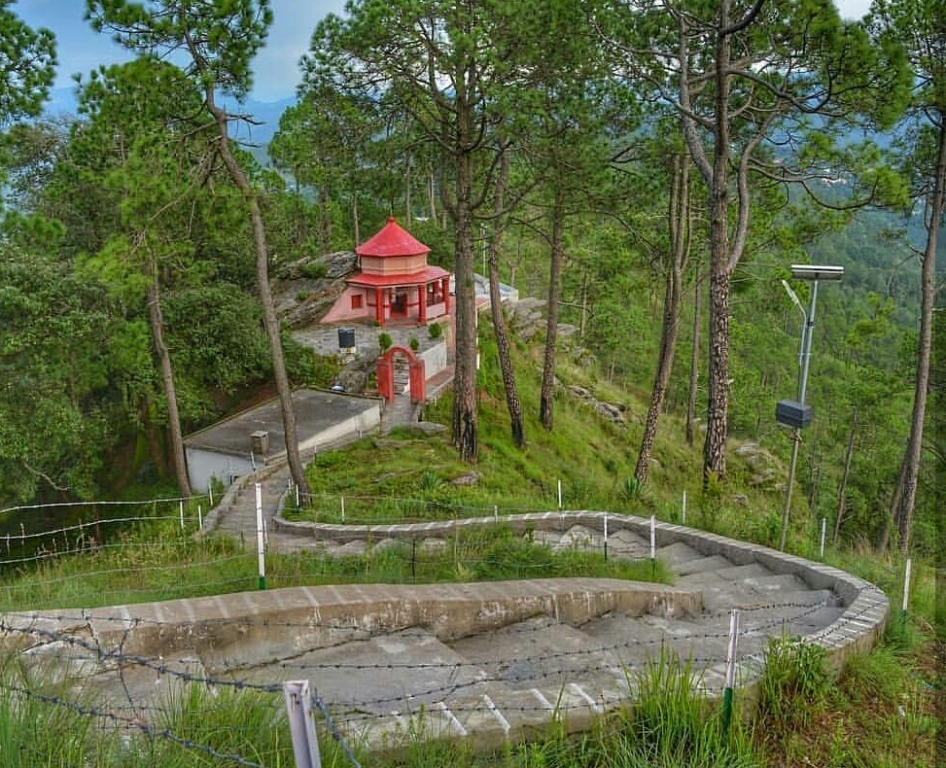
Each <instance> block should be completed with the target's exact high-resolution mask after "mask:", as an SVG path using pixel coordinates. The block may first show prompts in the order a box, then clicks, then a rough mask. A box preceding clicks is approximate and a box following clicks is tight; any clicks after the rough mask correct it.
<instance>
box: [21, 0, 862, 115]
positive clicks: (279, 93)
mask: <svg viewBox="0 0 946 768" xmlns="http://www.w3.org/2000/svg"><path fill="white" fill-rule="evenodd" d="M271 3H272V8H273V15H274V19H273V25H272V27H271V28H270V31H269V37H268V40H267V44H266V47H265V48H264V49H263V51H261V52H260V54H259V55H258V56H257V58H256V60H255V62H254V66H253V69H254V72H255V78H254V88H253V94H252V95H253V97H254V98H255V99H257V100H259V101H278V100H280V99H285V98H290V97H292V96H293V95H294V94H295V90H296V86H297V85H298V84H299V80H300V76H299V67H298V63H299V58H300V57H301V56H302V55H303V54H304V53H306V51H308V49H309V42H310V41H311V38H312V32H313V30H314V29H315V26H316V24H317V23H318V22H319V20H320V19H322V18H323V17H324V16H326V15H327V14H329V13H341V12H342V10H343V8H344V0H271ZM837 4H838V7H839V8H840V9H841V13H842V15H844V16H845V17H848V18H856V17H860V16H863V15H864V14H865V13H866V12H867V9H868V8H869V6H870V0H839V1H838V3H837ZM11 9H12V10H13V12H14V13H16V14H17V15H18V16H19V17H20V18H22V19H23V20H24V21H26V22H27V23H28V24H29V25H30V26H32V27H47V28H48V29H51V30H52V31H53V32H54V33H55V35H56V41H57V50H58V57H59V71H58V76H57V79H56V87H57V88H69V87H71V86H72V75H73V74H74V73H76V72H81V73H82V74H87V73H89V72H91V71H92V70H94V69H96V68H97V67H98V66H99V65H100V64H110V63H114V62H116V61H120V60H122V59H124V58H127V54H126V53H125V52H124V51H123V50H122V49H121V48H120V47H119V46H117V45H116V44H115V43H113V42H112V41H111V39H109V37H108V36H107V35H100V34H96V33H95V32H93V31H92V29H91V27H90V26H89V25H88V23H87V22H85V21H83V20H82V16H83V13H84V10H85V0H16V1H15V2H14V4H13V5H12V6H11Z"/></svg>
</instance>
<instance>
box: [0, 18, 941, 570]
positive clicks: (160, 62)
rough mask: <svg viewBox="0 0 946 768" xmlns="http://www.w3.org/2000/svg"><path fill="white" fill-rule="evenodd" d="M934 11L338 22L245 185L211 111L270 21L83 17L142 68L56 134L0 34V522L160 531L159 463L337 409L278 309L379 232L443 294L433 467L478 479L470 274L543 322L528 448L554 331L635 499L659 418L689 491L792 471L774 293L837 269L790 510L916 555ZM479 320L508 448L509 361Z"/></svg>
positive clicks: (515, 414) (930, 237) (930, 457)
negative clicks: (151, 511) (130, 519)
mask: <svg viewBox="0 0 946 768" xmlns="http://www.w3.org/2000/svg"><path fill="white" fill-rule="evenodd" d="M942 6H943V3H942V2H939V1H937V2H934V3H932V4H929V3H922V2H920V1H919V0H877V2H876V3H875V7H874V12H873V15H872V16H871V17H869V18H868V19H867V20H865V21H864V22H847V21H842V20H841V19H840V18H839V16H838V14H837V11H836V9H835V8H834V6H833V5H832V4H830V3H827V4H826V3H822V2H801V3H799V2H787V0H786V1H784V2H783V1H782V0H776V1H774V2H765V3H754V2H748V1H747V0H721V2H719V3H713V4H705V3H698V2H689V0H674V1H673V2H651V1H650V0H518V1H517V2H515V3H512V2H506V1H501V0H490V1H489V2H481V3H472V4H457V3H453V2H441V1H440V0H424V2H414V1H413V0H411V1H408V0H384V1H383V2H381V1H379V0H353V2H351V3H350V5H349V14H348V15H347V16H345V17H343V18H338V17H334V16H329V17H328V18H326V19H325V20H324V21H323V22H322V23H321V24H320V25H319V26H318V28H317V29H315V30H313V36H312V45H311V50H310V52H309V54H308V55H307V56H306V57H305V58H304V60H303V61H302V63H301V66H300V72H299V78H300V82H301V87H300V91H299V98H298V99H297V101H296V103H295V104H293V105H292V106H290V107H289V108H288V109H286V111H285V112H284V113H283V115H282V118H281V120H280V123H279V130H278V131H277V132H276V134H275V136H274V137H273V138H272V141H271V142H270V143H269V144H268V147H267V152H268V157H267V158H265V159H262V158H261V151H260V150H259V149H258V148H256V149H254V151H253V152H251V151H250V148H247V147H243V146H241V145H240V143H239V141H236V140H233V139H232V137H234V136H240V135H241V133H240V132H239V129H238V127H237V125H238V124H239V123H240V121H241V120H242V119H244V118H245V117H246V115H245V114H243V111H242V110H241V111H240V112H239V113H237V112H231V111H230V110H231V109H233V107H231V106H229V105H232V104H238V103H239V102H238V101H237V100H238V99H241V98H244V97H246V94H247V92H248V88H249V85H250V83H251V81H252V75H253V66H254V55H255V53H256V52H257V51H258V49H259V47H260V46H261V45H262V44H263V41H264V40H265V37H266V31H267V27H268V25H269V24H270V23H271V11H270V8H269V3H268V2H267V1H266V0H238V1H237V2H230V3H216V4H207V3H197V2H191V0H160V1H158V0H156V1H154V2H148V3H145V4H144V5H135V4H132V3H127V2H122V1H116V2H104V1H97V0H89V2H88V9H89V22H90V24H92V26H93V28H95V29H96V30H98V31H100V32H101V33H102V34H103V35H106V34H107V35H116V36H117V37H118V39H119V40H120V41H121V43H122V44H123V45H125V46H126V47H127V48H128V50H129V51H130V52H132V53H133V54H134V56H135V58H134V59H133V60H132V61H131V62H130V63H127V64H122V65H112V66H103V67H102V68H100V69H99V70H98V71H96V72H94V73H92V74H91V75H90V76H88V77H87V78H84V79H83V80H82V81H81V82H80V84H79V86H78V90H77V114H75V115H74V116H72V117H68V118H57V119H55V120H52V119H46V118H42V117H40V114H41V110H42V103H43V99H44V97H45V96H46V94H47V92H48V88H49V86H50V83H51V72H52V69H53V67H54V59H53V50H54V41H53V40H52V38H51V36H50V35H48V34H46V33H44V32H42V31H36V30H30V29H29V28H28V27H26V26H25V25H23V24H22V22H20V21H19V19H18V17H17V16H16V6H15V4H14V5H10V4H9V3H6V2H0V31H2V32H3V36H4V39H5V40H9V41H11V44H10V45H9V46H7V47H5V48H4V49H3V50H2V51H0V129H2V131H3V142H2V145H0V165H2V173H3V190H4V199H3V207H2V232H0V384H2V385H0V507H5V506H9V505H13V504H17V503H24V502H29V501H36V500H46V499H57V500H58V499H63V500H88V499H99V498H106V497H118V496H122V495H125V494H130V493H136V492H138V489H140V488H141V487H142V486H147V487H149V489H151V490H150V492H151V493H157V492H166V493H169V494H177V493H182V494H184V495H186V494H187V493H188V489H187V487H186V485H187V481H186V474H185V473H184V472H183V467H182V464H183V453H182V448H181V436H182V435H183V434H186V433H188V432H190V431H192V430H195V429H198V428H200V427H202V426H204V425H206V424H208V423H210V422H212V421H213V420H215V419H216V418H218V417H219V416H220V415H221V414H223V413H225V412H227V411H228V410H232V409H234V408H236V407H239V405H240V404H241V403H245V402H247V401H249V400H252V399H254V398H258V397H259V396H261V393H268V394H272V393H274V392H275V393H278V394H279V395H280V397H281V398H282V401H283V403H284V406H285V402H286V396H287V394H286V393H287V392H288V388H289V387H290V386H291V385H293V384H302V383H306V384H311V385H318V386H325V385H328V384H329V383H330V381H331V380H330V378H329V376H330V375H331V374H330V370H331V367H330V366H328V365H324V364H322V362H321V361H319V360H318V359H316V358H315V356H314V355H313V353H311V352H310V351H308V350H304V349H301V348H299V347H298V345H296V344H294V343H293V342H292V340H291V338H289V334H288V329H287V328H285V327H281V325H280V323H279V319H278V318H277V317H276V314H275V308H274V304H273V300H272V289H271V286H270V280H271V279H276V278H278V277H280V276H281V275H282V274H283V271H284V270H285V268H286V265H288V264H289V263H292V262H295V261H297V260H298V259H300V258H303V257H306V258H311V259H317V257H319V256H322V255H325V254H329V253H331V252H333V251H337V250H342V249H351V248H353V247H354V245H356V244H358V243H360V242H362V241H363V240H365V239H366V238H367V237H368V236H370V235H371V234H372V233H374V232H375V231H377V230H378V229H379V228H380V227H381V225H382V224H383V223H384V221H385V219H386V217H388V216H389V215H391V214H393V215H395V216H397V217H398V220H399V221H400V223H401V224H402V225H403V226H405V227H406V228H407V229H408V230H410V231H411V233H412V234H413V235H414V236H416V237H417V238H418V239H420V240H422V241H423V242H425V243H427V244H428V245H430V246H431V248H432V253H431V262H432V263H437V264H440V265H443V266H445V267H447V268H449V269H451V270H453V271H454V272H455V274H456V297H455V298H456V301H455V312H456V329H457V333H456V347H457V348H456V379H455V385H454V392H453V400H452V402H453V405H452V410H451V422H452V424H451V429H452V432H451V434H452V440H453V443H454V445H455V446H456V449H457V452H458V455H459V456H460V457H461V458H462V459H463V460H464V461H467V462H471V463H473V462H475V461H476V460H477V457H478V416H477V412H478V408H479V407H480V405H479V403H480V397H479V395H478V393H479V391H480V390H481V388H482V382H479V381H478V373H477V367H476V353H477V328H476V310H475V308H474V294H473V275H474V272H477V273H481V274H485V275H488V276H489V277H490V279H491V280H492V281H494V282H496V281H502V282H504V283H507V284H511V285H514V286H515V287H516V288H518V290H519V292H520V294H521V295H528V296H536V297H540V298H542V299H544V300H545V301H547V316H548V325H547V327H546V328H545V331H544V335H540V338H539V342H538V343H541V344H542V345H543V350H542V351H543V353H542V356H541V357H542V362H541V369H542V382H541V395H540V398H539V404H538V410H539V416H540V423H541V424H542V426H541V427H540V428H541V429H545V430H553V431H554V429H555V419H554V411H555V403H556V392H557V391H558V389H557V388H558V387H559V383H558V382H557V380H556V369H557V364H558V362H559V361H557V352H558V347H559V346H560V345H559V333H560V332H562V331H566V332H569V333H570V334H571V336H572V339H573V341H575V340H577V343H578V344H579V345H580V346H582V347H584V348H586V349H587V350H588V351H589V355H588V357H587V360H588V365H589V366H592V365H593V366H597V373H596V375H597V376H598V377H600V378H601V379H608V380H609V381H610V382H611V383H612V384H616V385H618V386H623V387H624V388H626V389H627V390H629V391H631V392H633V393H634V394H635V395H636V396H637V397H638V398H639V399H640V401H641V402H644V403H649V412H648V413H647V414H642V417H641V422H642V423H641V425H640V429H638V430H634V431H632V432H631V433H630V434H631V439H633V441H634V446H633V448H634V450H635V451H636V453H637V455H638V457H639V458H638V461H637V470H636V472H635V482H636V483H637V484H638V485H639V486H640V487H644V486H646V484H647V482H648V469H649V467H650V466H652V463H653V461H654V459H655V458H656V457H654V456H653V446H654V445H655V435H656V434H657V433H658V432H659V431H660V430H661V429H662V423H661V416H662V415H663V414H666V413H667V412H668V411H669V412H673V413H675V414H677V415H678V416H679V417H680V419H681V420H682V422H683V423H685V425H686V430H685V433H682V434H680V435H679V439H680V440H687V441H689V442H691V443H692V444H694V445H697V446H702V450H703V454H702V455H703V461H702V471H701V475H702V478H703V486H704V488H705V489H707V490H712V489H714V488H718V487H726V486H727V485H728V486H729V487H731V488H732V489H733V490H736V489H737V487H738V483H740V482H743V481H744V478H739V477H733V476H732V473H731V472H730V471H729V469H730V468H729V466H728V465H727V462H726V450H727V441H728V439H729V438H731V437H735V438H738V439H739V440H740V441H757V442H759V443H761V444H763V445H764V446H765V448H766V449H767V450H769V451H771V452H772V453H774V454H775V455H777V456H779V457H780V458H782V459H784V461H785V464H786V465H788V463H789V455H790V453H791V447H792V432H791V431H790V430H788V429H786V428H785V427H782V426H779V425H777V424H776V421H775V404H776V402H777V401H779V400H783V399H794V398H795V397H796V395H797V391H798V388H799V376H800V371H801V365H800V364H801V359H800V349H801V347H802V344H801V339H802V333H803V328H804V323H805V318H804V317H803V313H805V312H806V311H807V310H808V308H809V306H810V305H809V301H810V297H811V293H810V292H811V290H812V287H813V286H812V283H811V282H809V281H805V280H793V279H791V270H790V265H792V264H810V263H813V264H827V265H837V266H841V267H843V268H844V279H843V280H842V281H840V282H838V283H828V282H824V283H822V284H821V285H820V288H819V293H818V295H817V314H816V316H815V317H814V318H810V317H809V318H808V319H809V320H813V332H812V338H811V351H812V354H811V358H810V369H809V376H808V380H807V394H806V402H807V403H808V404H810V405H811V406H812V408H813V413H814V418H813V421H812V424H811V426H810V427H808V428H806V429H804V430H802V431H801V433H800V436H801V442H800V443H799V453H798V471H797V474H796V482H797V486H796V487H795V492H796V493H797V494H798V495H799V497H800V498H804V499H805V500H806V501H807V504H808V505H809V506H810V507H811V510H812V512H813V514H814V515H815V516H816V517H822V516H824V517H826V518H827V519H828V520H829V521H830V524H831V526H832V533H834V532H835V531H836V535H837V536H838V538H839V539H840V540H841V541H843V542H850V543H867V544H869V545H870V546H872V547H879V548H881V549H886V548H887V547H890V546H892V545H894V544H896V545H899V547H900V549H901V551H902V552H904V553H907V552H915V553H917V554H932V553H933V552H934V550H935V548H936V546H937V536H936V533H937V532H936V524H937V522H938V517H939V516H938V514H937V510H936V500H937V490H936V488H935V478H936V472H935V471H934V469H935V467H936V465H937V463H939V462H941V460H942V456H943V446H942V445H941V444H939V443H936V441H935V439H933V438H931V435H930V431H929V430H927V431H926V432H925V433H924V431H923V425H924V424H926V425H931V424H935V420H934V419H933V418H931V416H930V407H928V406H927V403H926V397H927V394H928V393H931V395H932V398H933V401H934V402H931V403H930V406H932V405H935V400H936V398H938V397H941V394H940V393H941V383H938V382H941V380H942V379H941V375H940V378H939V379H937V376H936V373H937V370H939V369H941V368H942V365H941V362H938V360H937V357H936V355H935V353H934V352H935V344H934V342H937V341H938V342H939V343H940V345H942V338H943V335H942V334H939V335H938V336H937V335H934V334H933V333H932V324H933V317H934V313H933V305H934V300H935V296H936V290H937V288H938V287H939V286H940V285H941V283H942V273H941V272H940V273H938V272H937V270H936V264H935V262H936V255H937V254H939V256H940V264H942V263H943V259H942V256H943V250H944V246H943V243H942V239H941V238H939V239H938V234H939V227H940V226H941V223H942V219H943V195H944V175H946V138H944V137H946V126H944V122H943V115H944V107H946V103H944V101H943V99H944V96H943V94H944V93H946V86H944V80H943V78H944V70H943V60H942V57H941V56H938V55H936V53H935V52H936V51H937V50H941V48H942V46H943V44H944V36H946V31H944V29H943V28H942V19H944V18H946V9H944V8H943V7H942ZM940 11H942V12H940ZM925 13H927V14H929V16H924V14H925ZM172 54H173V55H172ZM9 73H13V74H9ZM243 135H245V134H243ZM227 136H230V137H231V139H230V140H227V139H226V137H227ZM783 280H785V281H788V284H789V287H790V288H791V289H792V290H793V291H794V292H795V293H796V294H797V297H798V300H799V306H796V305H795V304H794V303H793V301H792V299H791V297H790V296H789V293H788V292H787V291H786V290H785V287H784V286H783V284H782V281H783ZM300 300H302V299H300ZM799 308H801V309H802V311H801V312H799ZM490 319H491V321H492V328H491V333H492V334H493V336H492V337H491V338H494V339H495V344H496V354H497V355H498V357H499V362H500V370H501V375H502V380H503V383H504V387H503V391H504V397H505V403H504V406H505V408H506V410H507V412H508V414H509V420H510V437H509V439H510V444H511V445H519V446H522V445H526V444H527V443H528V440H529V434H528V433H527V432H525V431H524V427H523V425H524V420H523V418H522V412H521V409H522V407H523V406H522V404H521V403H520V401H519V398H518V395H517V391H516V378H515V373H516V372H515V370H514V366H513V362H512V356H510V355H509V344H510V338H509V335H510V333H511V331H510V329H509V328H508V327H507V325H506V320H505V318H504V317H503V315H502V313H499V312H496V313H493V315H492V316H491V318H490ZM481 320H483V321H485V320H486V317H485V316H484V317H482V318H481ZM280 340H281V341H280ZM943 351H946V350H943ZM931 361H932V371H933V373H932V380H930V378H929V377H930V365H931ZM937 365H938V366H939V367H938V368H937ZM283 415H284V419H286V420H287V432H288V431H289V430H288V425H289V423H290V422H291V420H292V414H291V409H286V408H285V407H284V410H283ZM941 435H942V432H940V442H941ZM290 458H291V459H292V457H290ZM295 474H298V472H297V470H296V469H295V468H294V475H295ZM304 482H305V480H304V477H303V478H302V483H304ZM302 483H300V484H302ZM747 514H751V511H750V512H747Z"/></svg>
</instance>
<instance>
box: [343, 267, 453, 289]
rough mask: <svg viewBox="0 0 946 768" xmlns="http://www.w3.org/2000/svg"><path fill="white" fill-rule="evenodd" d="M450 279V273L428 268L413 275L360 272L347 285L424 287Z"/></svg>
mask: <svg viewBox="0 0 946 768" xmlns="http://www.w3.org/2000/svg"><path fill="white" fill-rule="evenodd" d="M445 277H450V273H449V272H447V270H445V269H442V268H441V267H435V266H433V265H431V266H428V267H427V268H426V269H425V270H424V271H423V272H418V273H417V274H413V275H366V274H364V273H362V272H359V273H358V274H356V275H354V276H353V277H349V278H348V281H347V282H348V284H349V285H360V286H362V287H364V288H386V287H388V286H395V285H396V286H408V285H424V284H425V283H432V282H434V281H435V280H442V279H443V278H445Z"/></svg>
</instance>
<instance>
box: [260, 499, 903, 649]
mask: <svg viewBox="0 0 946 768" xmlns="http://www.w3.org/2000/svg"><path fill="white" fill-rule="evenodd" d="M605 517H607V520H608V530H609V532H610V533H614V532H616V531H618V530H621V529H622V528H623V529H626V530H630V531H632V532H633V533H636V534H637V535H639V536H641V537H643V538H644V539H645V540H649V538H650V518H644V517H638V516H635V515H620V514H615V513H612V512H599V511H587V510H570V511H554V512H534V513H529V514H522V515H504V516H500V517H498V518H496V517H477V518H459V519H456V520H445V521H436V522H429V523H411V524H403V525H396V524H385V525H374V526H368V525H355V526H345V525H336V524H330V523H304V522H295V521H287V520H285V519H284V518H282V517H280V516H277V517H276V518H275V520H274V523H275V525H276V528H277V530H280V531H283V532H286V533H290V532H291V533H295V534H297V535H302V536H311V537H314V538H316V539H329V540H332V541H340V542H348V541H354V540H357V539H382V538H398V539H413V538H421V537H424V538H426V537H436V536H446V535H452V534H453V533H454V531H456V530H457V529H458V528H459V529H464V528H472V527H478V526H488V525H496V524H497V523H499V524H502V525H507V526H510V527H511V528H512V529H513V530H514V531H517V532H525V531H527V530H529V529H533V530H551V531H559V532H564V531H566V530H568V528H570V527H572V526H574V525H583V526H585V527H588V528H592V529H595V530H598V531H603V530H604V519H605ZM654 533H655V543H656V546H657V547H663V546H667V545H669V544H673V543H675V542H678V541H679V542H683V543H685V544H688V545H689V546H691V547H693V549H695V550H697V551H698V552H701V553H702V554H704V555H707V556H709V555H722V556H724V557H726V558H727V559H728V560H730V561H731V562H732V563H734V564H735V565H749V564H751V563H755V562H757V563H760V564H761V565H764V566H766V567H767V568H769V570H771V571H773V572H774V573H781V574H788V573H790V574H794V575H795V576H798V577H799V578H800V579H802V580H803V581H804V582H805V583H806V584H807V585H808V586H809V587H811V588H812V589H830V590H831V591H833V592H834V593H835V594H837V595H838V596H839V597H840V598H841V600H842V601H843V605H844V606H845V611H844V613H843V614H842V615H841V616H840V617H839V618H838V619H837V620H836V621H835V622H834V623H833V624H831V625H829V626H828V627H827V628H825V629H824V630H821V631H820V632H818V633H816V634H815V635H814V636H812V639H811V641H812V642H816V643H818V644H819V645H821V646H822V647H824V648H825V649H826V650H827V652H828V657H829V660H830V662H831V663H832V664H834V665H835V666H840V665H841V664H842V663H843V661H844V659H845V658H847V656H848V655H850V654H851V653H854V652H856V651H863V650H868V649H869V648H871V647H872V646H873V645H874V644H875V643H876V642H877V640H878V639H879V638H880V636H881V635H882V633H883V630H884V625H885V624H886V621H887V615H888V613H889V608H890V606H889V600H888V599H887V596H886V595H885V594H884V593H883V592H882V591H881V590H880V589H878V588H877V587H876V586H874V585H873V584H871V583H869V582H867V581H865V580H864V579H861V578H859V577H857V576H854V575H852V574H849V573H847V572H845V571H842V570H840V569H838V568H834V567H832V566H828V565H824V564H822V563H815V562H813V561H811V560H806V559H805V558H802V557H798V556H796V555H791V554H788V553H785V552H780V551H778V550H774V549H770V548H768V547H763V546H760V545H757V544H751V543H748V542H743V541H738V540H736V539H730V538H727V537H725V536H720V535H718V534H714V533H709V532H706V531H700V530H698V529H695V528H688V527H686V526H683V525H676V524H673V523H664V522H660V521H656V522H655V525H654ZM851 627H855V628H856V631H855V632H853V633H852V632H851V631H850V628H851Z"/></svg>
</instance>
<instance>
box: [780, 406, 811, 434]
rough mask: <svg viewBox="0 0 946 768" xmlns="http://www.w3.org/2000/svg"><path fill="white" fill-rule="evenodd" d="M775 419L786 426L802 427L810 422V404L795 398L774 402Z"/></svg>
mask: <svg viewBox="0 0 946 768" xmlns="http://www.w3.org/2000/svg"><path fill="white" fill-rule="evenodd" d="M775 420H776V421H777V422H778V423H779V424H784V425H785V426H786V427H794V428H795V429H804V428H805V427H807V426H808V425H809V424H811V406H810V405H805V404H803V403H799V402H797V401H796V400H779V401H778V402H777V403H776V404H775Z"/></svg>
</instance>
